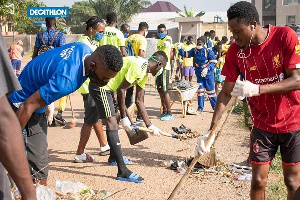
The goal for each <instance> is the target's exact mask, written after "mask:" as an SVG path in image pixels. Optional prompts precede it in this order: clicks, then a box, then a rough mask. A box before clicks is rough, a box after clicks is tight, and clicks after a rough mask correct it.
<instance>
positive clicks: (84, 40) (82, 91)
mask: <svg viewBox="0 0 300 200" xmlns="http://www.w3.org/2000/svg"><path fill="white" fill-rule="evenodd" d="M77 42H81V43H84V44H86V45H88V46H89V47H90V48H91V49H92V50H93V51H95V50H96V49H97V45H96V43H95V42H94V41H93V40H91V39H90V38H89V37H88V36H85V35H84V36H82V37H81V38H79V40H78V41H77ZM89 83H90V79H89V78H87V79H86V81H84V83H83V84H82V85H81V87H80V88H79V89H78V90H77V92H79V93H80V94H88V93H89Z"/></svg>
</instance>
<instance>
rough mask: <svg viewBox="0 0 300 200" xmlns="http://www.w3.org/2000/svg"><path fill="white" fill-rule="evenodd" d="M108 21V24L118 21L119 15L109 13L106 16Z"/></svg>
mask: <svg viewBox="0 0 300 200" xmlns="http://www.w3.org/2000/svg"><path fill="white" fill-rule="evenodd" d="M106 21H107V23H108V24H111V23H114V22H117V21H118V16H117V13H115V12H109V13H107V14H106Z"/></svg>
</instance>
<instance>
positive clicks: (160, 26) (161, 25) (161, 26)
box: [157, 24, 167, 29]
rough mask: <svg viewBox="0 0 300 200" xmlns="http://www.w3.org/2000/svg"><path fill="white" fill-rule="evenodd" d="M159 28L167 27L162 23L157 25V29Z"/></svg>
mask: <svg viewBox="0 0 300 200" xmlns="http://www.w3.org/2000/svg"><path fill="white" fill-rule="evenodd" d="M160 28H165V29H167V28H166V25H164V24H160V25H158V26H157V29H160Z"/></svg>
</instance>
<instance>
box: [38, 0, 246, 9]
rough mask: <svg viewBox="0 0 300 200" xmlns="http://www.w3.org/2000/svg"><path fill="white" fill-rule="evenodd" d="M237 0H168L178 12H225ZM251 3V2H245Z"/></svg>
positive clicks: (66, 2) (50, 2)
mask: <svg viewBox="0 0 300 200" xmlns="http://www.w3.org/2000/svg"><path fill="white" fill-rule="evenodd" d="M74 1H78V0H55V1H54V0H38V2H44V3H45V4H46V5H47V6H69V7H71V6H72V5H73V4H74ZM108 1H109V0H108ZM156 1H157V0H150V2H151V3H155V2H156ZM238 1H239V0H196V1H193V0H170V1H169V2H171V3H173V4H174V5H175V6H176V7H178V8H179V9H180V10H183V6H184V5H186V6H187V10H190V9H191V7H193V8H194V10H195V11H226V10H227V9H228V8H229V6H230V4H231V3H236V2H238ZM247 1H249V2H251V0H247Z"/></svg>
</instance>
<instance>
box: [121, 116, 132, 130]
mask: <svg viewBox="0 0 300 200" xmlns="http://www.w3.org/2000/svg"><path fill="white" fill-rule="evenodd" d="M121 125H122V128H123V129H124V130H125V131H131V130H132V128H131V122H130V120H129V119H128V117H124V118H122V119H121Z"/></svg>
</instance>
